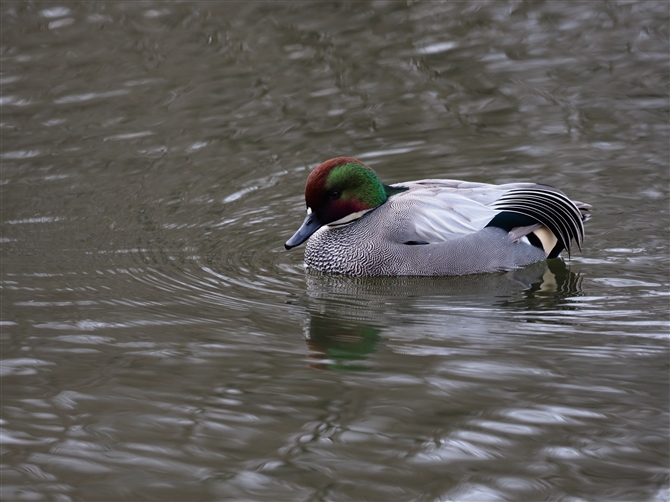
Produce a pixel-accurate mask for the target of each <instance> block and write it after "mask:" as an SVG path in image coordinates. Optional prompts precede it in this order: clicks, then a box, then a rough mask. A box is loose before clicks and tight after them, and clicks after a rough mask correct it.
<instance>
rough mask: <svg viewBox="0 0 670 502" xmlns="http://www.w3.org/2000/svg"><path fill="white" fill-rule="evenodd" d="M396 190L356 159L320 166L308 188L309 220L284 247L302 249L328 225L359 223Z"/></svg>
mask: <svg viewBox="0 0 670 502" xmlns="http://www.w3.org/2000/svg"><path fill="white" fill-rule="evenodd" d="M395 191H396V190H393V189H392V188H391V187H387V186H385V185H384V184H382V182H381V181H380V180H379V178H378V177H377V174H376V173H375V172H374V171H373V170H372V169H370V168H369V167H368V166H366V165H365V164H363V163H362V162H360V161H358V160H356V159H354V158H351V157H337V158H335V159H330V160H327V161H326V162H324V163H323V164H319V165H318V166H317V167H316V169H314V171H312V172H311V174H310V175H309V177H308V178H307V184H306V185H305V203H306V204H307V216H306V217H305V221H304V222H303V224H302V226H301V227H300V228H299V229H298V231H297V232H296V233H295V234H293V237H291V238H290V239H289V240H288V241H286V244H284V247H285V248H286V249H291V248H293V247H295V246H299V245H300V244H302V243H303V242H305V241H306V240H307V239H308V238H309V236H310V235H312V234H313V233H314V232H316V231H317V230H318V229H319V228H321V227H322V226H324V225H331V226H336V225H344V224H346V223H350V222H352V221H354V220H357V219H358V218H360V217H361V216H363V215H364V214H365V213H367V212H368V211H370V210H371V209H374V208H376V207H379V206H381V205H382V204H383V203H384V202H386V199H387V198H388V197H389V195H391V194H392V193H394V192H395Z"/></svg>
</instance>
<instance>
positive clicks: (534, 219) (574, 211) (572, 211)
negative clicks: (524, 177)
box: [487, 185, 591, 258]
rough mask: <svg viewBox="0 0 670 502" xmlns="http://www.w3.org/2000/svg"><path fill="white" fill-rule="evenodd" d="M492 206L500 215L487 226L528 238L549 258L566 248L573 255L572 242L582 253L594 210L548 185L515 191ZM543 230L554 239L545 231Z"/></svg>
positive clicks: (507, 193)
mask: <svg viewBox="0 0 670 502" xmlns="http://www.w3.org/2000/svg"><path fill="white" fill-rule="evenodd" d="M491 207H493V208H494V209H498V210H500V211H501V212H500V213H498V214H497V215H496V216H495V217H494V218H493V219H492V220H491V221H490V222H489V224H488V225H487V226H493V227H498V228H502V229H504V230H506V231H508V232H510V234H512V235H513V236H516V238H520V237H522V236H524V235H526V236H527V237H528V238H529V240H530V242H531V244H534V245H536V246H538V247H543V248H544V250H545V252H546V253H547V257H548V258H555V257H557V256H558V255H559V254H560V252H561V251H563V250H564V249H565V250H567V252H568V254H570V246H571V242H572V241H573V240H574V241H575V243H576V244H577V247H578V248H579V249H580V250H581V248H582V242H583V240H584V222H585V221H586V220H588V218H589V216H590V215H589V214H588V210H589V209H590V208H591V206H590V205H589V204H584V203H583V202H573V201H571V200H570V199H568V197H567V196H566V195H565V194H564V193H563V192H561V191H560V190H557V189H555V188H553V187H550V186H547V185H537V186H535V187H533V188H516V189H512V190H510V191H509V192H506V193H505V194H504V195H503V196H502V197H500V198H499V199H498V200H497V201H495V202H494V203H493V204H492V205H491ZM542 227H546V228H547V229H548V230H549V231H550V232H551V233H552V234H553V236H548V235H547V234H546V231H544V232H543V230H544V229H542Z"/></svg>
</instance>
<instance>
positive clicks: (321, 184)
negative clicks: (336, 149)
mask: <svg viewBox="0 0 670 502" xmlns="http://www.w3.org/2000/svg"><path fill="white" fill-rule="evenodd" d="M352 162H355V163H356V164H360V163H361V162H360V161H358V160H356V159H354V158H353V157H336V158H334V159H330V160H327V161H325V162H323V163H321V164H319V165H318V166H316V168H315V169H314V171H312V172H311V173H310V175H309V176H308V177H307V183H306V184H305V202H306V203H307V207H311V208H315V207H316V206H318V205H319V203H320V202H321V197H322V195H323V191H324V190H325V188H326V183H327V180H328V176H329V175H330V172H331V171H332V170H333V169H334V168H336V167H338V166H343V165H345V164H349V163H352Z"/></svg>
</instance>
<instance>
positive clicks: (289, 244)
mask: <svg viewBox="0 0 670 502" xmlns="http://www.w3.org/2000/svg"><path fill="white" fill-rule="evenodd" d="M322 226H323V223H321V222H320V221H319V220H318V219H317V217H316V216H315V215H314V213H310V214H308V215H307V216H306V217H305V221H303V222H302V225H301V226H300V228H299V229H298V231H297V232H296V233H294V234H293V237H291V238H290V239H289V240H287V241H286V244H284V247H285V248H286V249H291V248H294V247H296V246H299V245H300V244H302V243H303V242H305V241H306V240H307V239H309V236H310V235H312V234H313V233H314V232H316V231H317V230H318V229H320V228H321V227H322Z"/></svg>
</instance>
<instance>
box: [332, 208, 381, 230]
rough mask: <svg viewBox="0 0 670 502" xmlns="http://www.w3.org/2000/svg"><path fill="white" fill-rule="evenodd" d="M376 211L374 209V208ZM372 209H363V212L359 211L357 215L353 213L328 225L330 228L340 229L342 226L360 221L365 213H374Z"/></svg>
mask: <svg viewBox="0 0 670 502" xmlns="http://www.w3.org/2000/svg"><path fill="white" fill-rule="evenodd" d="M372 209H374V208H372ZM372 209H363V211H357V212H355V213H351V214H348V215H346V216H345V217H344V218H340V219H339V220H336V221H332V222H330V223H328V226H329V227H339V226H340V225H346V224H347V223H351V222H352V221H355V220H357V219H359V218H360V217H361V216H363V215H364V214H365V213H368V212H370V211H372Z"/></svg>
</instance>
